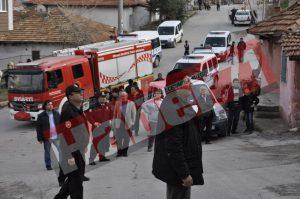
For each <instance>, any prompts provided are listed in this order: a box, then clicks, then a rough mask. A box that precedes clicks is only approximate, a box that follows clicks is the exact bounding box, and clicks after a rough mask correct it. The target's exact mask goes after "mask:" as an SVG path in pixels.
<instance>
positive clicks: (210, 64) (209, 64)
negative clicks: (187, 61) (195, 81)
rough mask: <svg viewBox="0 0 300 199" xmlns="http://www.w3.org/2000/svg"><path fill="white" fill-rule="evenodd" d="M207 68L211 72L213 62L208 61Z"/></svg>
mask: <svg viewBox="0 0 300 199" xmlns="http://www.w3.org/2000/svg"><path fill="white" fill-rule="evenodd" d="M208 67H209V70H213V60H212V59H211V60H208Z"/></svg>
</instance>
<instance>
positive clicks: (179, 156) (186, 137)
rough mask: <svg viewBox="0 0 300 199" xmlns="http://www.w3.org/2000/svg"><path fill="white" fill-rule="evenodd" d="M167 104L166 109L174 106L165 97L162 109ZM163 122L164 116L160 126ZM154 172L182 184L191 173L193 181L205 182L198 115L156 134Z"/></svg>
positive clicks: (200, 183)
mask: <svg viewBox="0 0 300 199" xmlns="http://www.w3.org/2000/svg"><path fill="white" fill-rule="evenodd" d="M164 106H167V109H168V108H169V109H172V108H174V107H170V105H169V102H167V101H166V100H165V99H164V101H163V102H162V105H161V110H162V109H164ZM195 115H196V114H195ZM162 122H164V119H159V121H158V126H160V125H162V124H160V123H162ZM158 128H159V127H158ZM152 173H153V174H154V176H155V177H156V178H158V179H159V180H161V181H163V182H166V183H168V184H173V185H181V184H182V180H183V179H185V178H186V177H187V176H188V175H191V176H192V178H193V185H203V184H204V180H203V176H202V173H203V166H202V146H201V132H200V128H199V118H198V117H197V116H195V117H192V119H190V120H188V121H186V122H183V123H181V124H178V125H176V126H174V127H171V128H168V129H167V130H164V131H163V132H162V133H160V134H158V135H157V136H156V138H155V149H154V159H153V171H152Z"/></svg>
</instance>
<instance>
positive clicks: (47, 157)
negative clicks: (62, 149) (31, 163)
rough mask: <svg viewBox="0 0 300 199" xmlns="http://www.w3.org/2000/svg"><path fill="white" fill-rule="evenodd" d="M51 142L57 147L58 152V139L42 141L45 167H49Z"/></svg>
mask: <svg viewBox="0 0 300 199" xmlns="http://www.w3.org/2000/svg"><path fill="white" fill-rule="evenodd" d="M51 143H52V144H54V146H55V147H56V148H57V149H58V152H59V142H58V139H55V140H45V141H44V159H45V165H46V168H50V167H51V155H50V153H51Z"/></svg>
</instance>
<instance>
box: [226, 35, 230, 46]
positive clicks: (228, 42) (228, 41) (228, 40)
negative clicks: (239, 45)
mask: <svg viewBox="0 0 300 199" xmlns="http://www.w3.org/2000/svg"><path fill="white" fill-rule="evenodd" d="M230 42H231V34H229V35H228V38H227V45H229V44H230Z"/></svg>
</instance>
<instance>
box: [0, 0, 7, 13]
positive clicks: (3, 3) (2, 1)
mask: <svg viewBox="0 0 300 199" xmlns="http://www.w3.org/2000/svg"><path fill="white" fill-rule="evenodd" d="M1 11H2V12H3V11H7V0H0V12H1Z"/></svg>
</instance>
